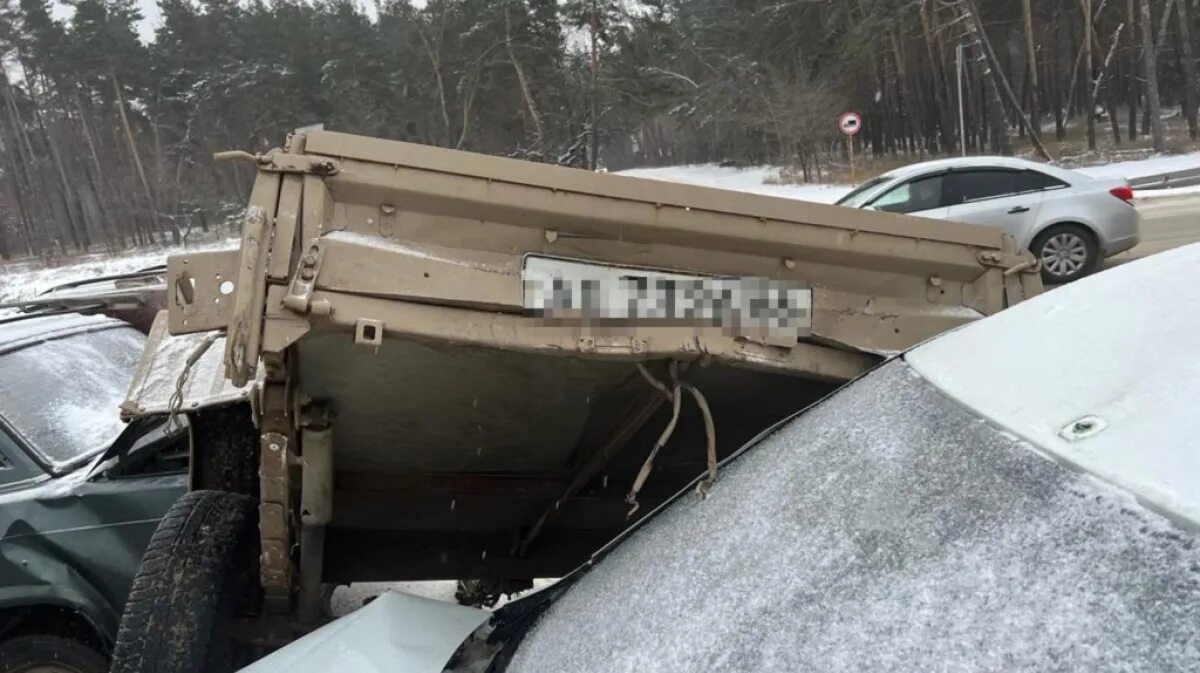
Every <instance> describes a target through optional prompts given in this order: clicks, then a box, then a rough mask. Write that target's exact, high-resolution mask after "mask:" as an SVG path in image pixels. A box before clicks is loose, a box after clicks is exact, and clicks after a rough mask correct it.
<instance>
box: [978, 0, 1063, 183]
mask: <svg viewBox="0 0 1200 673" xmlns="http://www.w3.org/2000/svg"><path fill="white" fill-rule="evenodd" d="M967 7H968V11H969V13H970V14H971V19H972V23H973V27H974V30H975V34H976V35H977V36H978V37H979V42H980V44H981V45H982V46H983V53H984V55H985V56H986V57H987V62H988V65H989V66H990V67H989V70H990V73H989V74H990V76H989V77H988V80H989V81H990V82H991V86H992V88H994V89H997V90H996V91H995V96H994V97H995V99H996V103H998V104H999V105H1000V110H999V113H1000V116H1001V121H1002V122H1003V116H1004V115H1003V110H1004V101H1003V99H1001V98H1000V91H1003V92H1004V96H1005V97H1006V98H1008V102H1009V105H1011V106H1012V109H1013V112H1015V113H1016V115H1017V117H1019V118H1020V122H1021V123H1022V124H1023V125H1024V126H1025V130H1026V131H1028V132H1029V139H1030V140H1031V141H1032V142H1033V148H1034V149H1035V150H1036V151H1037V153H1038V155H1039V156H1041V157H1042V158H1043V159H1046V160H1047V161H1053V157H1051V156H1050V152H1049V151H1047V150H1046V146H1045V145H1043V144H1042V137H1041V134H1040V133H1038V131H1037V129H1035V128H1033V125H1032V124H1030V123H1029V118H1028V117H1026V116H1025V112H1024V110H1022V109H1021V105H1020V102H1019V101H1018V100H1017V97H1016V96H1015V95H1014V94H1013V91H1012V87H1010V86H1009V85H1008V79H1007V78H1005V77H1004V71H1003V70H1001V69H1000V61H999V59H997V58H996V52H995V51H993V50H992V41H991V40H989V39H988V36H987V32H986V31H984V29H983V21H982V20H981V19H980V18H979V11H978V10H977V9H976V8H975V3H974V1H973V0H967ZM993 128H996V126H995V124H993ZM1001 128H1003V133H1004V140H1003V142H1002V143H1001V144H1000V146H1001V147H1004V148H1005V149H1006V150H1007V152H1005V153H1011V152H1012V147H1011V145H1010V144H1009V141H1008V128H1007V123H1003V124H1002V127H1001Z"/></svg>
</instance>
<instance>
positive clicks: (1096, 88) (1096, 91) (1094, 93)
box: [1088, 23, 1125, 145]
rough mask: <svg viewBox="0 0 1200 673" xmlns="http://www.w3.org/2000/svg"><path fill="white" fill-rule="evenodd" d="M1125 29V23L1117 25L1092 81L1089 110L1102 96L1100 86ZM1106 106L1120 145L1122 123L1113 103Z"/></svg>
mask: <svg viewBox="0 0 1200 673" xmlns="http://www.w3.org/2000/svg"><path fill="white" fill-rule="evenodd" d="M1124 29H1125V24H1124V23H1122V24H1120V25H1118V26H1117V30H1116V32H1115V33H1113V36H1112V43H1111V44H1110V45H1109V48H1108V54H1107V55H1106V56H1105V57H1104V62H1103V63H1102V64H1101V65H1100V72H1099V73H1098V74H1097V75H1096V81H1095V82H1093V83H1092V89H1091V92H1090V93H1089V95H1088V109H1089V110H1095V109H1096V103H1097V102H1098V101H1099V98H1100V88H1101V87H1102V86H1104V81H1105V80H1106V79H1108V68H1109V66H1110V65H1112V60H1113V56H1114V55H1116V53H1117V47H1118V46H1119V45H1120V44H1121V31H1122V30H1124ZM1108 98H1109V99H1111V96H1109V97H1108ZM1105 108H1106V109H1107V110H1108V117H1109V121H1110V122H1111V124H1112V129H1113V140H1114V141H1115V142H1116V143H1117V144H1118V145H1119V144H1121V128H1120V125H1119V124H1118V123H1117V120H1116V117H1115V113H1116V110H1115V109H1114V106H1113V105H1112V104H1111V102H1110V103H1109V104H1108V105H1106V106H1105ZM1094 116H1095V115H1092V117H1093V118H1094ZM1094 126H1095V125H1094V124H1093V125H1092V128H1093V130H1094ZM1089 140H1094V139H1089Z"/></svg>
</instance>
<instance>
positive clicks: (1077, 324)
mask: <svg viewBox="0 0 1200 673" xmlns="http://www.w3.org/2000/svg"><path fill="white" fill-rule="evenodd" d="M1198 275H1200V244H1197V245H1193V246H1190V247H1187V248H1182V249H1179V250H1173V251H1170V252H1165V253H1161V254H1159V255H1155V256H1153V257H1150V258H1147V259H1144V260H1140V261H1137V262H1133V263H1131V264H1127V265H1123V266H1121V267H1119V268H1116V269H1113V270H1110V271H1106V272H1104V273H1102V274H1098V275H1096V276H1094V277H1092V278H1088V279H1085V280H1084V281H1083V282H1080V283H1075V284H1072V285H1069V286H1066V287H1064V288H1061V289H1058V290H1055V291H1054V292H1049V293H1046V294H1043V295H1041V296H1039V297H1035V298H1033V299H1031V300H1029V301H1026V302H1022V303H1021V304H1018V305H1017V306H1014V307H1013V308H1010V309H1008V310H1005V311H1003V312H1001V313H999V314H997V315H995V316H992V317H989V318H988V319H986V320H981V321H979V322H975V323H971V324H969V325H966V326H964V327H962V328H961V329H958V330H955V331H953V332H950V333H947V334H944V335H942V336H940V337H937V338H935V339H933V340H931V341H928V342H926V343H925V344H923V345H920V346H918V347H916V348H915V349H913V350H911V351H909V352H908V353H906V354H904V355H903V356H900V357H896V358H893V359H891V360H889V361H888V362H886V363H884V364H883V365H881V366H880V367H878V368H877V369H875V370H874V371H872V372H871V373H869V374H867V375H865V376H863V377H862V378H860V379H858V380H857V381H855V382H853V383H850V384H848V385H846V386H845V387H843V388H841V389H840V390H839V391H837V392H836V393H834V394H833V395H831V396H830V397H828V398H826V399H824V400H823V401H821V402H818V403H817V404H815V405H813V406H811V407H809V408H808V409H806V410H804V411H802V412H799V413H797V414H796V415H795V416H793V417H792V418H790V419H787V420H785V421H783V422H781V423H780V424H779V425H777V426H776V427H774V428H771V429H769V430H767V431H765V432H764V433H763V434H762V435H760V436H759V438H757V439H756V440H754V441H751V442H750V444H749V445H748V446H746V447H745V448H744V449H742V450H741V451H739V452H738V453H737V454H735V455H734V456H732V457H730V458H729V459H727V460H726V461H725V462H723V463H722V465H721V470H720V474H719V478H718V480H717V481H716V483H715V484H714V485H713V487H712V489H711V490H710V491H709V492H708V494H707V497H700V496H699V495H697V494H696V493H695V492H694V489H690V488H689V489H685V490H684V491H682V492H680V493H679V494H678V495H677V496H676V497H675V498H673V499H672V500H671V501H669V502H667V503H666V504H664V505H663V506H662V507H660V508H659V509H658V510H656V511H655V512H653V513H652V514H650V515H649V516H648V517H646V518H645V519H642V520H641V521H640V522H639V523H638V524H635V526H634V528H633V529H631V530H630V531H627V532H626V533H624V534H622V536H621V537H620V538H618V539H617V540H615V541H614V542H612V543H611V544H609V545H608V546H607V547H606V548H605V549H603V550H601V551H600V552H598V553H597V554H596V555H595V556H594V557H593V558H592V560H591V561H590V562H589V563H587V564H586V565H585V566H584V567H583V568H581V569H580V570H578V571H576V572H575V573H573V574H572V575H571V576H569V577H567V578H565V579H563V580H561V581H560V582H559V583H557V584H555V585H553V586H551V587H549V588H546V589H543V590H542V591H540V592H539V593H536V594H533V595H531V596H529V597H527V598H524V599H521V600H518V601H515V602H513V603H510V604H508V605H506V606H504V607H503V608H501V609H499V610H498V611H496V612H495V613H486V612H479V611H473V610H472V609H469V608H463V607H459V606H455V605H451V604H436V603H430V602H425V601H422V600H421V599H417V598H413V597H406V596H400V595H385V597H383V598H382V599H381V600H378V601H376V602H375V603H372V604H370V605H368V606H367V607H366V608H363V609H361V610H359V611H358V612H356V613H353V614H352V615H350V616H347V617H344V618H343V619H342V620H340V621H337V622H334V623H332V624H329V625H327V626H325V627H324V628H322V629H321V630H318V631H316V632H313V633H311V634H309V635H308V636H306V637H305V638H303V639H301V640H298V641H296V642H294V643H292V644H291V645H289V646H287V647H285V648H283V649H281V650H279V651H278V652H276V653H274V654H273V655H271V656H269V657H268V658H266V659H264V660H262V661H260V662H258V663H257V664H255V665H254V666H252V667H251V668H249V669H247V670H248V671H249V672H250V673H324V672H325V671H331V670H337V671H339V673H384V672H385V671H386V672H391V671H403V672H404V673H442V672H443V671H451V672H454V673H463V672H467V671H483V670H485V669H486V670H488V671H490V672H493V673H613V672H615V671H637V672H638V673H680V672H683V671H689V672H690V671H704V672H706V673H777V672H780V671H789V672H790V671H820V672H821V673H864V672H866V671H872V672H874V671H887V672H888V673H929V672H931V671H956V672H957V671H1004V672H1005V673H1045V672H1048V671H1055V672H1058V673H1130V672H1135V671H1136V672H1145V673H1165V672H1167V671H1179V672H1183V671H1200V639H1198V638H1197V635H1196V625H1197V624H1200V544H1198V543H1200V533H1198V531H1200V451H1198V450H1197V441H1198V440H1197V438H1198V437H1200V414H1197V413H1196V409H1197V407H1200V358H1198V357H1196V354H1195V341H1196V333H1197V332H1200V293H1197V292H1195V291H1194V285H1195V279H1196V278H1197V276H1198ZM698 469H701V468H698ZM472 632H474V635H473V636H471V637H470V638H467V634H468V633H472ZM448 662H449V663H448ZM489 663H490V667H489Z"/></svg>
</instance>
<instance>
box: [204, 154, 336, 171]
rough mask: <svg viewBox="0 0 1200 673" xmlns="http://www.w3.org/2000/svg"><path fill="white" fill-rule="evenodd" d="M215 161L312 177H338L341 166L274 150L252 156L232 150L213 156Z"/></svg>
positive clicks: (326, 158)
mask: <svg viewBox="0 0 1200 673" xmlns="http://www.w3.org/2000/svg"><path fill="white" fill-rule="evenodd" d="M213 160H214V161H236V160H242V161H253V162H254V163H255V164H257V165H258V169H259V170H261V171H270V172H273V173H306V174H312V175H336V174H337V173H338V172H339V171H341V170H342V166H341V164H339V163H338V162H337V161H336V160H334V159H330V158H328V157H314V156H310V155H307V154H290V153H288V152H284V151H283V150H279V149H274V150H271V151H270V152H266V153H264V154H251V153H250V152H245V151H243V150H230V151H227V152H217V153H215V154H213Z"/></svg>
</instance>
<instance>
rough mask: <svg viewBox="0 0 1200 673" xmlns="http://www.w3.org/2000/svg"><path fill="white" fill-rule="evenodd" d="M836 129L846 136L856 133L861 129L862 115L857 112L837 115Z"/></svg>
mask: <svg viewBox="0 0 1200 673" xmlns="http://www.w3.org/2000/svg"><path fill="white" fill-rule="evenodd" d="M838 129H839V130H841V132H842V133H845V134H846V135H848V136H854V135H858V132H859V131H861V130H862V117H861V116H859V114H858V113H857V112H847V113H845V114H843V115H842V116H841V117H838Z"/></svg>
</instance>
